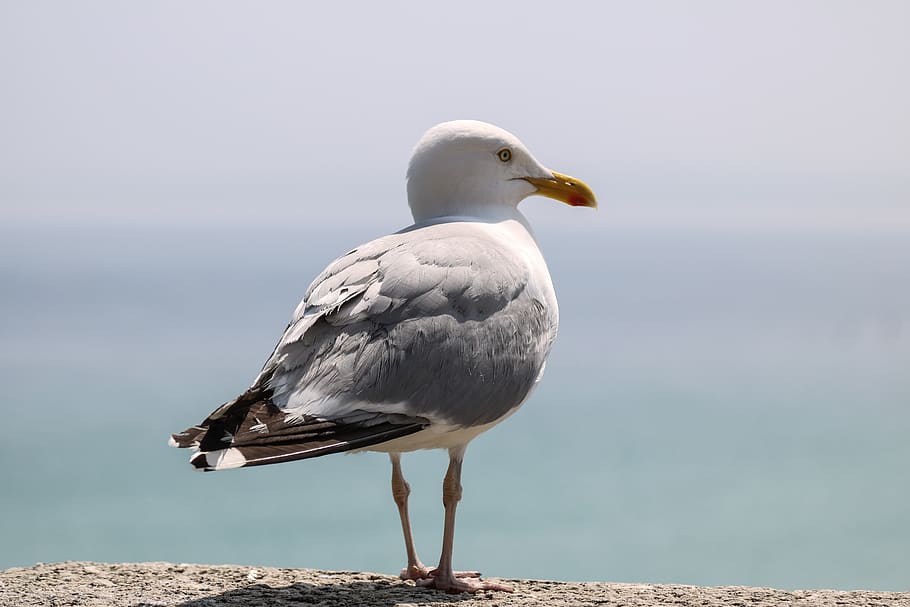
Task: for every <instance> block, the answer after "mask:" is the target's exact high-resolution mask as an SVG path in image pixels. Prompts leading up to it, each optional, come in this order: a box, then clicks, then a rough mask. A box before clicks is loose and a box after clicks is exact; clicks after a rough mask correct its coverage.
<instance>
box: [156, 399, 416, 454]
mask: <svg viewBox="0 0 910 607" xmlns="http://www.w3.org/2000/svg"><path fill="white" fill-rule="evenodd" d="M396 421H397V420H396ZM425 427H426V423H425V422H424V421H423V420H420V419H414V420H409V421H407V422H404V423H392V422H389V421H383V420H380V419H376V420H373V422H372V423H369V424H367V423H357V424H351V423H343V422H334V421H329V420H324V419H317V418H313V417H308V416H304V417H303V418H289V417H288V415H287V414H286V413H285V412H284V411H282V410H281V409H279V408H278V407H277V406H275V404H274V403H273V402H272V401H271V391H270V390H267V389H261V388H256V387H254V388H251V389H250V390H248V391H247V392H245V393H244V394H242V395H241V396H240V397H238V398H237V399H236V400H235V401H232V402H230V403H226V404H225V405H223V406H222V407H220V408H219V409H218V410H216V411H215V412H214V413H212V415H210V416H209V417H208V418H207V419H206V420H205V421H203V422H202V423H201V424H199V425H198V426H192V427H190V428H187V429H186V430H184V431H183V432H179V433H176V434H173V435H171V440H170V444H171V445H172V446H175V447H181V448H184V447H192V448H196V449H198V452H197V453H195V454H194V455H193V456H192V457H191V458H190V463H191V464H193V466H194V467H196V468H197V469H201V470H223V469H228V468H242V467H246V466H261V465H265V464H275V463H279V462H288V461H294V460H298V459H308V458H311V457H318V456H320V455H327V454H329V453H340V452H343V451H350V450H352V449H362V448H365V447H369V446H371V445H376V444H379V443H382V442H385V441H388V440H392V439H394V438H400V437H402V436H407V435H408V434H413V433H414V432H418V431H420V430H422V429H423V428H425Z"/></svg>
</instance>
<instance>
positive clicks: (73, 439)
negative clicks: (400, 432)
mask: <svg viewBox="0 0 910 607" xmlns="http://www.w3.org/2000/svg"><path fill="white" fill-rule="evenodd" d="M908 24H910V5H908V4H907V3H904V2H900V1H894V2H886V1H877V2H868V3H856V2H828V1H810V0H806V1H801V2H781V1H771V2H737V3H729V2H719V1H718V2H707V1H702V2H690V3H685V4H680V3H676V2H669V1H667V2H636V3H618V2H617V3H612V2H611V3H600V4H598V5H596V6H594V5H591V4H588V3H573V2H563V3H559V4H558V5H555V4H552V3H547V4H542V3H533V2H520V3H519V2H509V3H485V2H462V3H458V4H457V5H456V4H449V5H446V6H442V5H430V4H425V3H423V4H418V3H394V2H392V3H390V2H385V3H379V4H371V5H360V6H350V5H347V4H329V3H322V4H320V5H318V6H317V5H311V4H302V3H296V2H268V3H246V2H233V1H226V2H225V1H219V2H215V1H207V2H194V3H185V2H177V1H159V2H154V3H151V2H148V3H121V2H114V1H107V2H101V1H88V2H81V3H65V2H28V3H26V2H20V3H13V2H4V3H3V4H2V5H0V77H2V81H0V90H2V95H0V107H2V110H3V111H2V112H0V382H2V396H0V412H2V418H3V425H2V428H3V429H2V440H0V512H2V513H3V514H2V516H0V567H10V566H19V565H29V564H32V563H34V562H36V561H45V562H48V561H59V560H76V559H92V560H100V561H149V560H167V561H177V562H205V563H242V564H254V565H276V566H285V567H314V568H327V569H345V570H372V571H379V572H384V573H394V572H397V571H398V569H399V568H400V567H401V566H402V565H403V564H404V550H403V546H402V544H401V538H400V528H399V525H398V521H397V514H396V510H395V507H394V504H393V503H392V499H391V495H390V490H389V466H388V462H387V459H386V458H385V457H384V456H382V455H380V454H363V455H353V456H333V457H328V458H322V459H318V460H312V461H308V462H304V463H296V464H286V465H279V466H269V467H265V468H258V469H250V470H239V471H231V472H223V473H218V474H198V473H194V472H193V471H192V470H191V468H190V466H188V465H187V464H186V457H187V455H188V454H187V452H185V451H177V450H174V449H168V448H167V446H166V440H167V436H168V434H169V433H170V432H173V431H179V430H182V429H183V428H185V427H186V426H188V425H191V424H193V423H196V422H198V421H200V420H201V419H202V418H203V417H204V416H205V415H207V414H208V413H209V412H210V411H211V410H212V409H213V408H214V407H215V406H217V405H218V404H220V403H221V402H223V401H225V400H227V399H229V398H231V397H233V396H234V395H235V394H236V393H238V392H239V391H241V390H242V389H243V388H244V387H246V386H247V385H248V383H249V382H250V381H251V380H252V379H253V377H254V376H255V374H256V372H257V371H258V369H259V366H260V365H261V363H262V362H263V360H264V359H265V357H266V356H267V355H268V354H269V352H270V351H271V348H272V346H273V345H274V342H275V340H277V338H278V336H279V335H280V332H281V331H282V329H283V328H284V326H285V324H286V322H287V320H288V318H289V317H290V314H291V312H292V310H293V309H294V307H295V306H296V304H297V302H298V300H299V298H300V297H301V296H302V294H303V292H304V290H305V289H306V286H307V285H308V283H309V281H310V280H311V279H312V278H313V277H314V276H315V275H316V274H317V273H318V272H319V271H320V270H321V269H322V268H323V267H324V266H325V265H326V264H327V263H328V262H329V261H331V260H332V259H333V258H335V257H336V256H338V255H339V254H341V253H343V252H345V251H347V250H348V249H350V248H351V247H353V246H355V245H357V244H359V243H361V242H363V241H365V240H368V239H370V238H373V237H376V236H379V235H382V234H386V233H388V232H391V231H394V230H396V229H399V228H401V227H403V226H405V225H407V224H408V223H410V216H409V214H408V208H407V205H406V200H405V194H404V187H405V182H404V174H405V168H406V164H407V160H408V158H409V155H410V150H411V147H412V146H413V144H414V143H415V142H416V141H417V139H418V138H419V136H420V135H421V133H422V132H423V131H424V130H426V129H427V128H428V127H430V126H432V125H433V124H435V123H437V122H440V121H443V120H451V119H455V118H476V119H481V120H486V121H489V122H493V123H495V124H498V125H500V126H502V127H504V128H506V129H508V130H510V131H512V132H514V133H515V134H517V135H518V136H519V137H521V138H522V140H523V141H524V142H525V144H527V145H528V146H529V148H530V149H531V150H532V151H534V153H535V154H536V156H537V157H538V158H539V159H540V160H541V161H542V162H543V163H544V164H546V165H548V166H550V167H552V168H554V169H556V170H559V171H562V172H565V173H568V174H571V175H575V176H577V177H580V178H582V179H584V180H585V181H587V182H588V183H589V184H590V185H591V186H592V188H593V189H594V190H595V192H597V194H598V197H599V199H600V203H601V208H600V210H599V211H597V212H592V211H589V210H575V209H570V208H568V207H565V206H564V205H558V204H555V203H553V202H552V201H549V200H545V199H530V200H528V201H526V202H525V203H524V204H523V207H522V208H523V209H524V211H525V212H526V214H527V215H528V217H529V219H530V221H531V222H532V224H533V225H534V226H535V228H536V231H537V235H538V238H539V240H540V242H541V246H542V248H543V249H544V253H545V255H546V256H547V258H548V261H549V264H550V270H551V273H552V275H553V278H554V282H555V284H556V288H557V292H558V294H559V296H560V308H561V316H562V321H561V329H560V338H559V340H558V342H557V344H556V347H555V348H554V351H553V354H552V355H551V357H550V364H549V366H548V369H547V377H546V379H545V381H544V382H543V383H542V385H541V387H540V389H539V390H538V391H537V392H536V394H535V395H534V397H533V398H532V399H531V400H530V401H529V402H528V403H527V404H526V405H525V407H524V408H523V410H522V411H521V413H520V414H518V415H516V416H514V417H512V418H511V419H510V420H509V421H508V423H505V424H503V425H501V426H498V427H497V428H495V429H494V430H492V431H490V432H489V433H487V434H485V435H483V436H481V437H480V438H478V439H477V440H476V441H475V442H474V443H472V445H471V447H470V448H469V450H468V454H467V459H466V462H465V478H464V485H465V498H464V501H463V502H462V505H461V506H460V508H459V520H458V534H457V539H456V548H455V565H456V567H458V568H468V569H471V568H477V569H480V570H482V571H484V572H485V573H487V574H489V575H496V576H503V577H533V578H548V579H572V580H601V581H624V582H682V583H689V584H748V585H763V586H776V587H783V588H798V587H803V588H805V587H828V588H843V589H847V588H873V589H880V590H908V589H910V576H908V574H907V572H908V571H910V509H908V507H907V504H908V503H910V467H908V462H910V441H908V432H910V112H908V111H907V108H910V80H908V76H907V75H908V74H910V38H908V37H907V35H906V32H907V26H908ZM445 464H446V456H445V454H444V453H442V452H421V453H416V454H413V455H410V456H407V457H406V458H405V460H404V465H405V474H406V476H407V477H408V479H409V480H410V482H411V485H412V488H413V490H414V493H413V494H412V516H413V523H414V527H415V534H416V538H417V542H418V548H419V551H420V553H421V555H422V558H423V560H424V561H426V562H428V563H429V562H435V559H436V558H437V556H438V550H439V545H440V536H441V533H442V507H441V503H440V500H441V493H440V489H441V481H442V476H443V474H444V470H445Z"/></svg>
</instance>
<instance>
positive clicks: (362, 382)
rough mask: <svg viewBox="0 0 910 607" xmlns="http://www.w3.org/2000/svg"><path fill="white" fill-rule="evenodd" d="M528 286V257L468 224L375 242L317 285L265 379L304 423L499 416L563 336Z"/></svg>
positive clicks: (463, 421) (467, 420) (464, 420)
mask: <svg viewBox="0 0 910 607" xmlns="http://www.w3.org/2000/svg"><path fill="white" fill-rule="evenodd" d="M529 280H530V277H529V269H528V267H527V263H526V262H525V261H524V259H523V258H522V257H521V255H520V254H518V253H516V252H514V251H512V250H510V249H509V248H508V247H507V246H506V245H505V244H503V243H500V242H498V241H494V240H492V239H490V238H489V237H486V235H485V233H483V232H479V231H475V230H471V229H470V226H467V225H462V224H444V225H437V226H430V227H426V228H422V229H418V230H413V231H410V232H405V233H401V234H396V235H392V236H388V237H385V238H382V239H379V240H376V241H373V242H371V243H368V244H367V245H364V246H363V247H360V248H358V249H355V250H354V251H351V252H350V253H348V254H347V255H345V256H343V257H341V258H340V259H338V260H337V261H335V262H334V263H332V264H331V265H330V266H329V267H328V268H327V269H326V270H325V271H324V272H323V274H322V275H320V276H319V277H318V278H317V279H316V280H315V281H314V282H313V284H312V285H311V286H310V288H309V289H308V291H307V294H306V296H305V298H304V300H303V302H301V304H300V306H298V308H297V311H296V312H295V315H294V319H293V321H292V323H291V324H290V325H289V327H288V329H287V330H286V331H285V333H284V335H283V337H282V339H281V341H280V342H279V344H278V346H277V347H276V349H275V351H274V353H273V354H272V356H271V357H270V359H269V361H268V362H267V363H266V365H265V367H264V369H263V373H262V375H261V376H260V378H259V380H258V381H259V382H262V383H263V384H264V385H267V386H268V387H269V388H270V389H271V390H272V401H273V402H274V403H275V404H276V405H277V406H278V407H279V408H281V409H282V410H284V411H286V412H287V413H288V414H289V416H296V417H300V418H303V417H305V416H309V417H315V418H321V419H329V420H337V421H343V422H359V421H361V420H375V419H377V416H378V419H382V420H392V421H395V420H396V419H397V420H398V421H402V419H401V418H405V419H407V418H410V419H414V418H418V419H423V420H427V421H429V422H431V423H444V424H451V425H456V426H472V425H477V424H485V423H488V422H492V421H495V420H497V419H499V418H501V417H503V416H504V415H507V414H508V413H509V412H510V411H511V410H512V409H514V408H515V407H517V406H518V405H520V404H521V402H522V401H523V400H524V399H525V398H526V397H527V395H528V394H529V392H530V390H531V388H532V387H533V386H534V383H535V381H536V380H537V378H538V376H539V374H540V372H541V370H542V368H543V365H544V362H545V359H546V355H547V353H548V351H549V348H550V345H551V344H552V340H553V338H554V336H555V330H556V327H555V318H554V315H553V314H552V313H551V311H549V310H547V307H546V304H545V303H544V302H543V301H540V300H538V299H535V298H534V297H532V296H531V295H530V294H529V290H528V289H527V287H528V281H529Z"/></svg>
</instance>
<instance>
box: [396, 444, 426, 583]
mask: <svg viewBox="0 0 910 607" xmlns="http://www.w3.org/2000/svg"><path fill="white" fill-rule="evenodd" d="M389 459H391V460H392V498H393V499H394V500H395V505H396V506H398V516H399V517H400V518H401V530H402V531H403V532H404V549H405V550H406V551H407V553H408V566H407V567H405V568H404V569H402V570H401V579H403V580H420V579H424V578H427V577H430V569H429V568H428V567H427V566H426V565H424V564H423V563H421V562H420V558H418V556H417V549H416V548H415V547H414V536H413V535H411V518H410V517H409V516H408V496H409V495H411V486H410V485H409V484H408V481H406V480H404V476H403V475H402V474H401V454H400V453H389Z"/></svg>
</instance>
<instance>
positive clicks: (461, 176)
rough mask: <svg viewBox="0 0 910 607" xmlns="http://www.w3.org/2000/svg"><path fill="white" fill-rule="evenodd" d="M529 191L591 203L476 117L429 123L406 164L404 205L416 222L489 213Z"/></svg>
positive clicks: (588, 194)
mask: <svg viewBox="0 0 910 607" xmlns="http://www.w3.org/2000/svg"><path fill="white" fill-rule="evenodd" d="M532 195H540V196H546V197H548V198H553V199H555V200H559V201H561V202H564V203H566V204H569V205H571V206H583V207H596V206H597V201H596V199H595V197H594V192H592V191H591V188H589V187H588V186H587V185H586V184H585V183H584V182H582V181H581V180H579V179H575V178H574V177H569V176H568V175H563V174H562V173H557V172H555V171H552V170H550V169H548V168H546V167H545V166H543V165H542V164H541V163H540V162H538V160H537V159H536V158H534V155H533V154H531V152H530V151H528V149H527V148H526V147H525V146H524V144H523V143H522V142H521V141H520V140H519V139H518V138H517V137H515V135H513V134H511V133H509V132H508V131H506V130H504V129H501V128H499V127H497V126H493V125H492V124H487V123H485V122H479V121H477V120H454V121H451V122H443V123H442V124H438V125H436V126H434V127H433V128H431V129H430V130H428V131H427V132H426V133H424V135H423V137H421V138H420V141H418V142H417V145H416V146H415V148H414V152H413V154H412V156H411V162H410V164H409V166H408V204H409V205H410V207H411V212H412V214H413V215H414V219H415V220H416V221H421V220H426V219H432V218H434V217H445V216H451V215H467V216H477V217H484V216H495V215H496V214H497V213H498V212H499V211H501V210H502V209H504V208H506V209H509V208H511V209H514V208H515V207H517V206H518V203H519V202H521V201H522V200H524V199H525V198H527V197H528V196H532Z"/></svg>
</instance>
